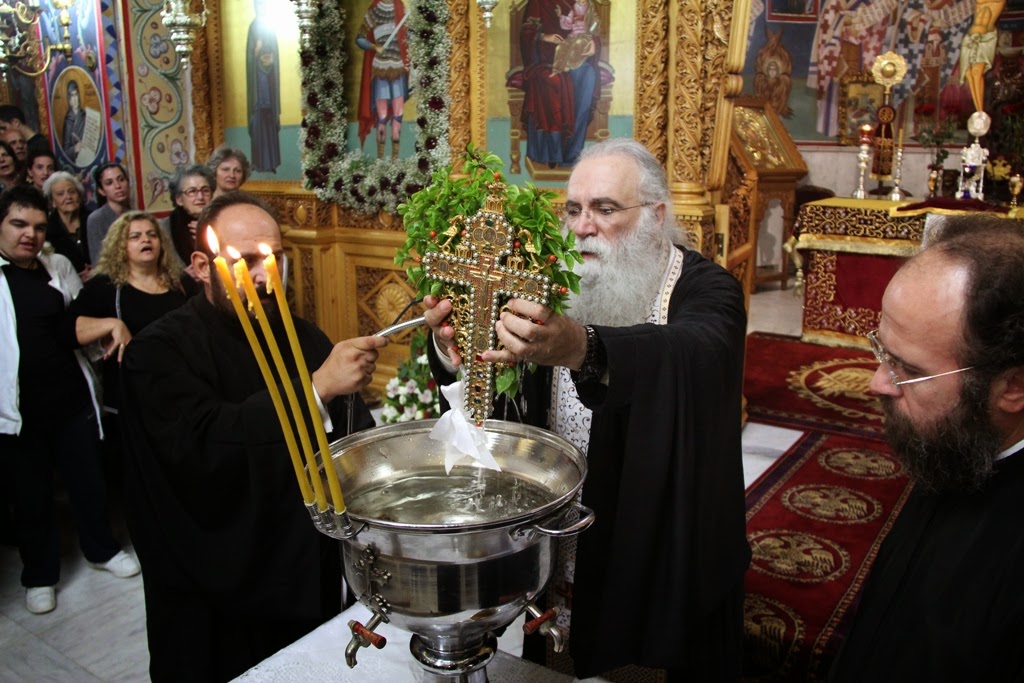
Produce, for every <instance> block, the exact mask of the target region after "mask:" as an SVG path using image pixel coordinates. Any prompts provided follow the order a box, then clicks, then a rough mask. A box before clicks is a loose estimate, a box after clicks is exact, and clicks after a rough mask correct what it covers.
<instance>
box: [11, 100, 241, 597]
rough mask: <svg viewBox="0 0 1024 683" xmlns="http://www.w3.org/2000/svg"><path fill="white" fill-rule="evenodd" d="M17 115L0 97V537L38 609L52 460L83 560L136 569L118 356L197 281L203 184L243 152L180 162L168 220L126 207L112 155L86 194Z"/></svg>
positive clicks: (228, 176)
mask: <svg viewBox="0 0 1024 683" xmlns="http://www.w3.org/2000/svg"><path fill="white" fill-rule="evenodd" d="M23 118H24V116H23V115H22V113H21V111H20V110H19V109H18V108H17V107H13V106H11V105H2V106H0V192H2V193H0V225H2V228H0V336H2V343H0V354H2V355H3V362H2V366H3V367H2V370H0V383H2V385H3V390H2V392H3V393H2V397H0V451H3V458H2V459H0V468H2V472H0V479H2V481H3V486H0V540H2V541H3V542H4V543H8V544H11V545H16V546H17V547H18V550H19V554H20V556H21V560H22V573H21V582H22V585H23V586H24V587H25V589H26V591H25V605H26V608H27V609H28V610H29V611H30V612H32V613H35V614H42V613H46V612H49V611H51V610H53V609H55V608H56V606H57V591H56V586H57V584H58V582H59V579H60V563H59V557H58V544H57V539H58V534H57V526H56V523H55V518H54V513H53V509H54V500H55V498H54V490H53V486H54V473H55V472H57V473H59V475H60V477H59V478H60V481H61V482H62V484H63V487H64V488H65V489H66V490H67V493H68V499H69V503H70V508H71V514H72V519H73V521H74V524H75V528H76V531H77V533H78V538H79V543H80V546H81V549H82V553H83V555H84V556H85V558H86V560H87V562H88V563H89V564H90V566H93V567H95V568H98V569H102V570H106V571H110V572H111V573H113V574H114V575H116V576H119V577H130V576H134V575H136V574H138V573H139V571H140V566H139V563H138V561H137V559H136V558H135V557H134V556H133V555H132V554H131V553H130V552H128V551H126V550H123V549H122V546H121V544H120V543H119V542H118V541H117V540H115V534H114V532H113V530H112V526H111V521H110V518H109V510H108V487H109V484H110V482H109V481H108V478H109V477H110V476H111V474H110V472H111V471H114V472H118V473H119V472H120V469H121V464H120V458H121V456H122V451H123V449H122V448H121V438H120V433H121V426H120V424H119V422H118V414H119V412H120V401H119V395H120V379H119V369H120V367H121V363H122V362H123V360H124V351H125V349H126V347H127V344H128V343H129V342H130V341H131V340H132V338H133V337H134V336H135V335H137V334H139V333H140V332H141V331H142V330H143V329H144V328H145V327H147V326H148V325H150V324H151V323H152V322H154V321H155V320H157V319H158V318H161V317H162V316H164V315H166V314H167V313H169V312H170V311H172V310H174V309H176V308H179V307H181V306H183V305H184V304H185V303H186V301H187V300H188V299H189V298H190V297H191V296H192V295H194V294H196V293H197V292H201V291H202V285H201V282H200V281H199V280H197V279H193V278H192V277H191V276H190V275H189V273H190V272H191V258H192V251H193V249H194V248H195V228H194V226H195V217H196V215H197V214H198V211H199V210H201V208H202V207H203V206H205V204H206V203H207V202H208V201H209V199H210V196H211V195H212V194H214V192H219V193H222V194H223V193H225V192H231V191H235V190H237V189H238V188H239V187H240V186H241V184H242V183H243V182H245V180H246V178H247V176H248V169H249V166H248V161H247V160H246V157H245V155H244V154H243V153H242V152H241V151H240V150H237V149H232V148H229V147H222V148H219V149H218V150H217V151H216V152H215V153H214V155H212V156H211V159H210V162H209V165H208V166H205V165H204V166H199V165H196V166H191V167H189V168H187V169H184V170H183V171H179V172H178V173H177V174H176V175H175V177H174V178H173V179H172V180H171V182H170V185H171V188H172V189H174V192H173V193H172V194H173V196H174V201H175V204H176V209H175V210H176V211H183V212H184V211H188V214H187V215H188V216H190V217H191V222H190V223H185V224H181V223H180V222H179V223H175V222H172V223H170V225H169V226H168V228H170V227H173V228H174V230H173V234H172V231H171V230H169V229H166V228H164V227H162V226H161V223H160V222H159V221H158V220H157V219H156V218H155V217H154V216H153V215H151V214H149V213H146V212H144V211H134V210H132V193H131V187H130V180H129V175H128V172H127V171H126V169H125V168H124V166H122V165H121V164H119V163H117V162H107V163H102V164H99V165H98V166H96V167H95V168H94V169H92V172H91V180H92V183H93V187H94V189H95V197H96V202H95V203H93V202H90V201H88V200H87V196H88V195H87V190H86V188H85V187H84V186H83V183H82V179H81V176H80V174H79V173H77V172H76V169H74V168H68V169H67V170H65V169H58V157H57V156H56V155H55V154H54V153H53V151H52V150H51V149H50V145H49V141H48V140H47V139H46V138H45V137H43V136H41V135H39V134H37V133H35V132H34V131H31V130H30V129H28V127H27V126H25V124H24V123H23ZM197 178H198V179H200V180H201V181H202V182H201V183H197V182H192V181H193V180H194V179H197ZM218 178H220V179H222V182H221V183H218V182H217V179H218ZM190 183H191V184H190ZM193 185H194V187H193ZM174 215H175V214H173V213H172V216H174ZM55 396H57V397H60V403H59V408H58V407H57V404H55V403H54V401H53V398H54V397H55Z"/></svg>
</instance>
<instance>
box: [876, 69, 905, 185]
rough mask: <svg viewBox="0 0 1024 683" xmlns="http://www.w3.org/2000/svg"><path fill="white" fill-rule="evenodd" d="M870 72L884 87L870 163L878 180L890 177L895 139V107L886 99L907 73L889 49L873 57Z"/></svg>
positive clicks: (890, 178) (889, 178)
mask: <svg viewBox="0 0 1024 683" xmlns="http://www.w3.org/2000/svg"><path fill="white" fill-rule="evenodd" d="M871 75H872V76H873V77H874V79H875V83H878V84H879V85H882V86H884V87H885V93H884V95H883V96H882V98H883V99H882V106H881V107H879V108H878V126H877V127H876V128H875V137H874V146H875V157H874V159H873V160H872V162H871V177H872V178H874V179H875V180H878V181H883V180H892V160H893V149H894V145H895V143H896V138H895V136H894V135H893V125H892V122H893V121H894V120H895V119H896V110H895V109H893V107H892V105H891V104H890V102H889V99H890V96H891V90H892V86H894V85H896V84H897V83H899V82H900V81H902V80H903V77H904V76H906V75H907V62H906V60H904V59H903V57H901V56H900V55H898V54H896V53H895V52H892V51H891V50H890V51H889V52H886V53H885V54H881V55H878V56H877V57H875V62H874V64H872V65H871Z"/></svg>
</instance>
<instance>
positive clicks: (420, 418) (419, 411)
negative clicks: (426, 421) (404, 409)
mask: <svg viewBox="0 0 1024 683" xmlns="http://www.w3.org/2000/svg"><path fill="white" fill-rule="evenodd" d="M416 419H417V420H422V419H423V411H422V410H417V411H416Z"/></svg>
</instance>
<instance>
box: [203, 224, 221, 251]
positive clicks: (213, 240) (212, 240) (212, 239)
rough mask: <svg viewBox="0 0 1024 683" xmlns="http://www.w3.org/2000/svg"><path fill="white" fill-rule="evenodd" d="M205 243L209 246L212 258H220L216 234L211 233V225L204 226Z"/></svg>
mask: <svg viewBox="0 0 1024 683" xmlns="http://www.w3.org/2000/svg"><path fill="white" fill-rule="evenodd" d="M206 243H207V244H209V245H210V251H212V252H213V255H214V256H220V240H218V239H217V233H215V232H214V231H213V226H212V225H207V226H206Z"/></svg>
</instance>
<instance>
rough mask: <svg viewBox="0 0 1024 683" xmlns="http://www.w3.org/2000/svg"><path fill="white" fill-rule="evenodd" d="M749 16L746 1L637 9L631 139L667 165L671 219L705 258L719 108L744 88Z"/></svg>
mask: <svg viewBox="0 0 1024 683" xmlns="http://www.w3.org/2000/svg"><path fill="white" fill-rule="evenodd" d="M749 11H750V2H749V0H735V4H733V3H731V2H729V0H656V1H655V2H644V3H641V4H640V6H639V8H638V10H637V12H638V16H637V26H638V27H639V35H638V41H637V42H638V50H637V66H636V73H637V87H636V107H635V111H636V115H635V119H634V121H635V124H634V134H635V136H636V137H637V139H638V140H640V141H641V142H643V143H644V144H645V145H647V147H648V149H650V150H651V151H652V152H653V153H654V155H655V156H656V157H658V159H659V160H661V161H662V162H663V163H664V164H665V168H666V170H667V173H668V180H669V189H670V190H671V192H672V196H673V210H674V211H675V215H676V220H677V222H678V223H679V225H680V226H681V227H682V228H683V229H684V230H685V231H686V232H687V233H689V234H690V235H691V237H692V239H693V244H694V246H695V247H696V248H698V249H700V250H701V251H702V252H703V253H704V254H705V255H706V256H712V252H713V245H714V239H713V236H714V228H715V225H714V223H715V221H714V203H716V201H717V199H718V194H719V193H720V189H721V187H722V183H723V181H724V179H725V161H726V156H727V154H728V148H729V131H730V124H729V121H730V116H729V115H730V113H731V109H729V107H728V106H723V105H724V104H725V102H726V100H725V98H726V97H727V96H729V97H731V96H734V95H735V94H737V93H738V92H739V90H740V88H741V87H742V78H741V77H740V76H739V75H738V74H739V72H740V71H741V70H742V67H743V52H744V49H745V47H746V23H747V22H746V19H747V17H748V16H749ZM734 15H735V16H737V17H739V18H740V21H739V22H737V25H736V26H735V27H733V21H732V19H733V16H734ZM730 46H731V48H730ZM666 64H667V65H668V68H667V69H666V68H665V66H664V65H666Z"/></svg>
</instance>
